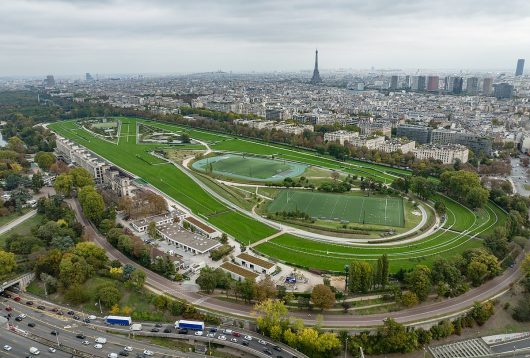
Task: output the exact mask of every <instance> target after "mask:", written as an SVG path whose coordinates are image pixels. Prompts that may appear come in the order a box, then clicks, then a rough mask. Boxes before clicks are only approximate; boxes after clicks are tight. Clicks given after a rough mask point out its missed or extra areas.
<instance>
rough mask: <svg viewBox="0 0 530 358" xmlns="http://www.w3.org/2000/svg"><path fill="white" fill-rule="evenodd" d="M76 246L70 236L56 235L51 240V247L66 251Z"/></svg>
mask: <svg viewBox="0 0 530 358" xmlns="http://www.w3.org/2000/svg"><path fill="white" fill-rule="evenodd" d="M72 246H74V240H72V238H71V237H70V236H56V237H54V238H53V239H52V241H50V248H52V249H59V250H61V251H66V250H68V249H69V248H71V247H72Z"/></svg>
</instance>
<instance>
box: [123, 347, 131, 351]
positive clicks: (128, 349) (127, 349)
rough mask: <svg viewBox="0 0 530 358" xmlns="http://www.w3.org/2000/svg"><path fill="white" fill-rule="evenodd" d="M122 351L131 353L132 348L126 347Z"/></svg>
mask: <svg viewBox="0 0 530 358" xmlns="http://www.w3.org/2000/svg"><path fill="white" fill-rule="evenodd" d="M123 350H124V351H125V352H132V350H133V347H131V346H126V347H123Z"/></svg>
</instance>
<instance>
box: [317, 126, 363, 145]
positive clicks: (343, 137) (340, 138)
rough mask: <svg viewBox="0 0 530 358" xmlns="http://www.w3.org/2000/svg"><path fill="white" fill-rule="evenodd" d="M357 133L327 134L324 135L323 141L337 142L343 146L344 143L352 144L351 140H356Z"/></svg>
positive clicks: (338, 132)
mask: <svg viewBox="0 0 530 358" xmlns="http://www.w3.org/2000/svg"><path fill="white" fill-rule="evenodd" d="M358 137H359V133H357V132H349V131H344V130H340V131H336V132H328V133H324V140H325V141H328V142H339V143H340V144H342V145H344V142H350V143H351V142H352V141H353V139H355V138H358Z"/></svg>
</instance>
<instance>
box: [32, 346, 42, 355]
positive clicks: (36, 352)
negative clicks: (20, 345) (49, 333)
mask: <svg viewBox="0 0 530 358" xmlns="http://www.w3.org/2000/svg"><path fill="white" fill-rule="evenodd" d="M29 352H30V353H31V354H34V355H39V354H40V351H39V349H38V348H36V347H31V348H30V349H29Z"/></svg>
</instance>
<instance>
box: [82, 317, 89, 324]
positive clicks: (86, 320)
mask: <svg viewBox="0 0 530 358" xmlns="http://www.w3.org/2000/svg"><path fill="white" fill-rule="evenodd" d="M83 322H85V323H90V322H91V321H90V319H88V318H85V319H84V320H83Z"/></svg>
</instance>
